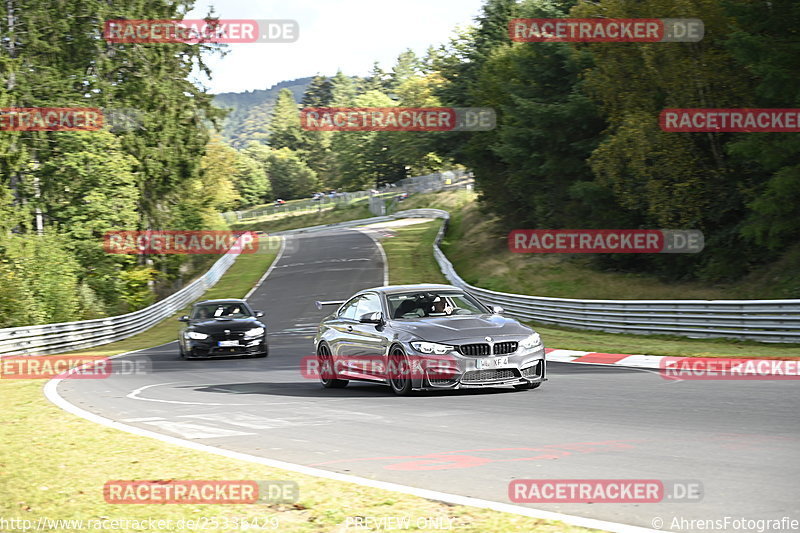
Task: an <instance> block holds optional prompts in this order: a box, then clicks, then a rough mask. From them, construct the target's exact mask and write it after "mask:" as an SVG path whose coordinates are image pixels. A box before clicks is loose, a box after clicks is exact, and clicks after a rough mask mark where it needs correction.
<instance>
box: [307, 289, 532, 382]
mask: <svg viewBox="0 0 800 533" xmlns="http://www.w3.org/2000/svg"><path fill="white" fill-rule="evenodd" d="M323 305H337V306H338V309H337V310H336V311H335V312H334V313H332V314H331V315H329V316H327V317H326V318H325V319H324V320H323V321H322V323H320V325H319V329H318V331H317V335H316V337H315V338H314V343H315V346H316V358H315V360H314V363H315V364H314V367H315V372H316V373H317V375H318V376H319V379H320V380H321V381H322V385H323V386H324V387H326V388H338V387H344V386H346V385H347V383H348V382H349V381H350V380H359V381H371V382H377V383H384V384H388V385H389V386H390V387H391V388H392V389H393V390H394V392H395V393H397V394H401V395H404V394H408V393H410V392H411V391H412V390H420V389H461V388H478V387H494V386H500V385H511V386H514V387H515V388H517V389H535V388H537V387H538V386H539V385H541V384H542V382H543V381H545V352H544V345H543V344H542V340H541V338H540V337H539V334H538V333H536V332H535V331H533V330H532V329H531V328H529V327H527V326H524V325H522V324H520V323H519V322H517V321H516V320H514V319H512V318H507V317H504V316H502V315H501V314H500V313H501V312H502V309H501V308H499V307H493V308H490V307H487V306H485V305H484V304H482V303H481V302H479V301H478V300H477V299H476V298H475V297H474V296H472V295H471V294H469V293H467V292H465V291H463V290H461V289H459V288H458V287H453V286H451V285H432V284H421V285H401V286H388V287H376V288H373V289H367V290H364V291H361V292H359V293H357V294H355V295H354V296H353V297H351V298H350V299H349V300H347V301H344V302H341V301H340V302H317V307H318V308H322V306H323Z"/></svg>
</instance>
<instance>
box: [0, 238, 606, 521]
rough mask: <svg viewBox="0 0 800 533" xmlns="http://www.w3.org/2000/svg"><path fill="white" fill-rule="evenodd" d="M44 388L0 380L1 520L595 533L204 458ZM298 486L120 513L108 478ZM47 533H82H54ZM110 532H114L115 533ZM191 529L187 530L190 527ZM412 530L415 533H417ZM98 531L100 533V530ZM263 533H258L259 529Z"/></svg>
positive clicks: (167, 336) (235, 273) (168, 323)
mask: <svg viewBox="0 0 800 533" xmlns="http://www.w3.org/2000/svg"><path fill="white" fill-rule="evenodd" d="M276 253H277V247H274V246H273V247H271V248H269V253H259V254H246V255H241V256H240V257H239V258H238V259H237V261H236V262H235V263H234V264H233V266H232V267H231V268H230V269H229V270H228V271H227V272H226V274H225V275H224V276H223V277H222V279H221V280H220V281H219V282H218V283H217V285H215V286H214V287H213V288H212V289H211V290H210V291H209V292H208V293H206V295H204V298H214V297H223V296H225V297H241V296H244V294H245V293H246V292H247V291H248V290H249V289H250V287H252V286H253V285H254V284H255V282H256V281H257V280H258V279H259V278H260V277H261V275H262V274H263V273H264V271H265V270H266V269H267V268H268V267H269V265H270V264H271V263H272V261H273V260H274V258H275V255H276ZM181 313H182V312H179V313H176V315H174V316H173V317H170V318H168V319H166V320H164V321H162V322H161V323H160V324H158V325H157V326H155V327H153V328H151V329H149V330H147V331H146V332H144V333H141V334H139V335H136V336H134V337H131V338H129V339H126V340H123V341H120V342H115V343H112V344H106V345H104V346H100V347H96V348H94V349H92V350H83V351H81V352H80V353H81V354H87V355H89V354H91V355H102V356H111V355H115V354H119V353H123V352H127V351H131V350H135V349H141V348H147V347H150V346H154V345H158V344H162V343H165V342H169V341H172V340H174V339H175V338H176V333H177V329H178V327H179V325H180V324H179V323H178V322H177V321H176V320H175V318H176V317H177V316H178V315H180V314H181ZM42 386H43V382H42V381H39V380H0V390H2V399H3V409H2V411H0V442H2V443H3V446H2V447H0V494H2V496H3V497H2V498H0V517H2V518H3V519H5V520H12V519H14V520H22V519H27V520H32V521H33V524H34V526H35V525H36V523H37V522H38V520H39V519H40V518H41V517H46V518H49V519H53V520H71V519H73V520H80V519H82V520H90V519H102V518H108V519H128V520H147V519H150V518H153V519H156V520H162V519H163V520H172V521H173V523H175V522H177V521H178V520H181V519H194V520H206V521H208V520H210V519H212V518H213V519H217V520H218V521H219V522H220V526H219V527H214V526H213V525H210V523H209V522H205V525H206V526H208V527H206V528H204V529H202V530H201V529H196V531H208V532H229V531H237V529H235V528H233V527H231V526H228V527H225V525H224V523H222V522H223V521H224V520H225V519H227V520H228V521H232V520H233V519H234V518H236V519H242V518H247V519H248V520H251V521H252V520H255V519H259V520H261V521H262V523H263V521H264V520H265V519H272V518H274V519H275V520H277V521H278V523H277V527H276V528H274V529H267V530H273V531H281V532H289V533H292V532H312V531H314V532H316V531H342V530H343V529H344V524H345V521H346V520H347V517H349V516H361V517H363V516H373V517H385V516H401V517H409V518H410V520H411V523H412V524H414V523H415V522H416V520H417V518H419V517H433V518H435V517H441V518H442V519H444V523H445V524H447V523H448V521H447V519H452V520H453V522H452V527H453V528H454V529H456V528H457V529H458V531H463V532H465V533H483V532H487V531H493V532H499V533H512V532H520V533H522V532H541V533H545V532H547V533H557V532H568V533H579V532H585V531H590V530H587V529H583V528H578V527H571V526H567V525H565V524H563V523H560V522H552V521H544V520H537V519H531V518H525V517H520V516H516V515H510V514H506V513H499V512H496V511H489V510H483V509H475V508H471V507H464V506H454V505H448V504H444V503H441V502H436V501H431V500H425V499H422V498H417V497H413V496H406V495H403V494H398V493H393V492H390V491H385V490H378V489H372V488H366V487H361V486H358V485H353V484H349V483H343V482H336V481H329V480H324V479H319V478H314V477H311V476H306V475H301V474H295V473H291V472H287V471H284V470H280V469H274V468H268V467H265V466H260V465H257V464H253V463H249V462H244V461H238V460H234V459H229V458H225V457H221V456H217V455H212V454H206V453H202V452H197V451H193V450H189V449H186V448H182V447H179V446H174V445H171V444H167V443H163V442H160V441H157V440H153V439H149V438H146V437H140V436H136V435H131V434H128V433H124V432H121V431H117V430H114V429H110V428H106V427H104V426H99V425H97V424H93V423H91V422H89V421H86V420H84V419H81V418H77V417H75V416H73V415H71V414H68V413H66V412H64V411H62V410H60V409H58V408H57V407H56V406H54V405H52V404H51V403H50V402H48V401H47V400H46V399H45V398H44V397H43V395H42ZM170 479H176V480H180V479H183V480H191V479H195V480H213V479H221V480H222V479H224V480H293V481H296V482H297V483H298V484H299V487H300V499H299V501H298V502H297V503H295V504H272V505H266V504H260V505H112V504H108V503H106V502H105V501H104V499H103V492H102V489H103V484H104V483H105V482H106V481H109V480H170ZM48 530H49V531H69V532H71V531H74V530H75V528H74V527H68V526H67V527H53V528H49V529H48ZM108 530H109V529H106V531H108ZM178 530H179V529H177V527H175V526H173V527H167V528H159V529H151V528H149V527H144V528H141V529H135V530H134V529H113V531H139V532H141V531H152V532H156V531H178ZM184 530H186V529H184ZM413 530H414V529H412V531H413ZM98 531H99V530H98ZM257 531H258V530H257Z"/></svg>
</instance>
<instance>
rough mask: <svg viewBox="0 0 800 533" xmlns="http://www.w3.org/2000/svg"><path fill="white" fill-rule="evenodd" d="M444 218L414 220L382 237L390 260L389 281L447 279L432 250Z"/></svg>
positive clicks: (413, 281)
mask: <svg viewBox="0 0 800 533" xmlns="http://www.w3.org/2000/svg"><path fill="white" fill-rule="evenodd" d="M441 225H442V221H440V220H436V221H433V222H426V223H423V224H414V225H411V226H405V227H401V228H397V229H396V230H394V231H395V232H396V233H395V236H394V237H390V238H387V239H384V240H383V241H382V244H383V249H384V251H385V252H386V258H387V260H388V262H389V283H390V284H392V285H403V284H406V283H447V280H446V279H445V277H444V276H443V275H442V272H441V270H439V265H438V264H437V263H436V260H435V259H434V258H433V254H431V243H432V242H433V240H434V239H435V238H436V233H437V232H438V231H439V228H440V227H441Z"/></svg>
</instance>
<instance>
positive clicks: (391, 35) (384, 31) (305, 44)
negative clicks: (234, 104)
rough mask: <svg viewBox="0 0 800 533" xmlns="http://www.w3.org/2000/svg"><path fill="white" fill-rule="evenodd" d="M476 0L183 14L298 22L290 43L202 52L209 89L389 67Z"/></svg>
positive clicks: (327, 3) (207, 1) (271, 3)
mask: <svg viewBox="0 0 800 533" xmlns="http://www.w3.org/2000/svg"><path fill="white" fill-rule="evenodd" d="M481 4H482V0H401V1H397V0H393V1H390V0H197V3H196V4H195V8H194V10H192V11H190V12H189V13H187V14H186V16H185V17H184V18H187V19H199V18H203V17H204V16H205V15H206V14H207V13H208V12H209V8H210V7H211V6H213V7H214V12H215V13H214V15H215V16H217V17H220V18H221V19H226V18H228V19H259V20H261V19H293V20H296V21H297V22H298V24H299V28H300V32H299V34H300V37H299V39H298V40H297V41H296V42H294V43H251V44H230V45H228V47H227V50H228V53H227V55H226V56H225V57H222V58H220V57H219V56H217V55H212V56H209V57H207V58H206V61H207V63H208V65H209V66H210V67H211V70H212V72H213V78H212V79H211V80H208V79H207V78H204V77H199V76H198V77H197V80H198V82H199V83H200V84H202V85H204V86H205V87H207V88H208V89H209V91H210V92H212V93H214V94H218V93H221V92H231V91H235V92H240V91H246V90H248V91H249V90H254V89H267V88H269V87H271V86H272V85H274V84H276V83H278V82H281V81H284V80H291V79H295V78H302V77H306V76H313V75H315V74H322V75H326V76H332V75H334V74H336V71H337V70H338V69H341V70H342V71H343V72H344V73H346V74H349V75H355V76H363V75H366V74H367V73H368V72H369V71H370V69H371V68H372V64H373V62H375V61H378V62H379V63H380V65H381V67H382V68H383V69H384V70H387V71H388V70H390V69H391V67H392V65H393V64H394V62H395V59H396V58H397V56H398V54H400V52H402V51H403V50H405V49H407V48H411V49H412V50H414V51H415V52H416V53H417V54H419V55H424V53H425V50H426V49H427V48H428V46H430V45H434V46H436V45H439V44H445V43H447V41H448V40H449V38H450V36H451V35H452V34H453V31H454V30H455V28H456V27H457V26H461V27H465V26H467V25H469V24H471V23H472V22H473V19H474V18H475V17H476V16H478V15H479V14H480V9H481Z"/></svg>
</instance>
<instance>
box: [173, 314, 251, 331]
mask: <svg viewBox="0 0 800 533" xmlns="http://www.w3.org/2000/svg"><path fill="white" fill-rule="evenodd" d="M259 326H263V324H262V323H261V322H260V321H259V320H258V319H256V318H255V317H249V318H210V319H208V320H197V321H194V320H193V321H192V322H191V323H190V324H189V327H190V328H191V329H193V330H194V331H201V332H203V333H218V332H224V331H225V330H226V329H229V330H231V331H244V330H248V329H251V328H257V327H259Z"/></svg>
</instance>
